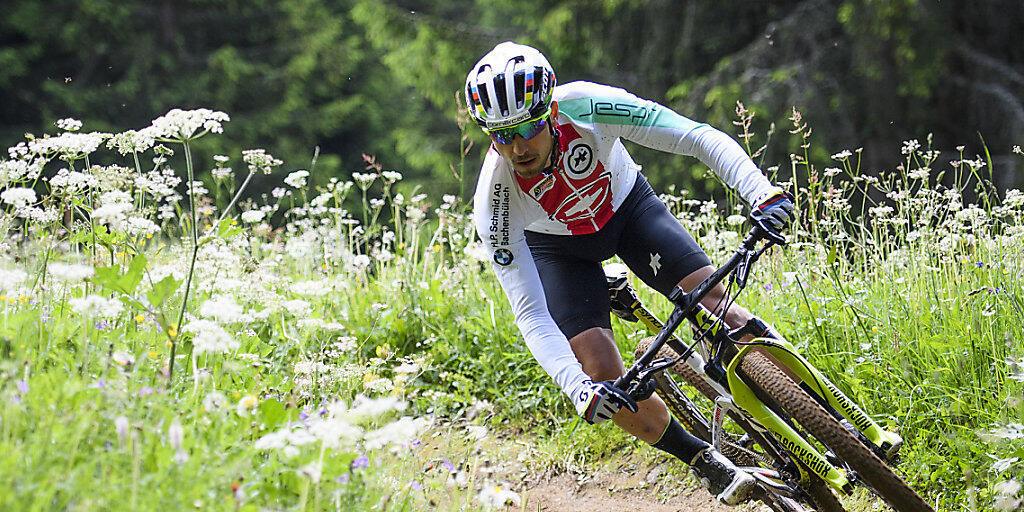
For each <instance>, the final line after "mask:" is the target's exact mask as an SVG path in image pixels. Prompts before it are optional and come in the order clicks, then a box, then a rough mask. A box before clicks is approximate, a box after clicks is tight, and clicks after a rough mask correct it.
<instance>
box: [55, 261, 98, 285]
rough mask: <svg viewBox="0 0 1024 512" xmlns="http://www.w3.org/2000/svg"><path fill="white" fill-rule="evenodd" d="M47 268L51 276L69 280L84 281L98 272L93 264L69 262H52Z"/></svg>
mask: <svg viewBox="0 0 1024 512" xmlns="http://www.w3.org/2000/svg"><path fill="white" fill-rule="evenodd" d="M47 270H48V271H49V272H50V275H51V276H53V277H55V278H57V279H60V280H61V281H68V282H77V281H84V280H86V279H89V278H90V277H92V276H93V274H95V273H96V270H95V269H93V267H92V266H91V265H79V264H69V263H51V264H50V265H49V266H48V267H47Z"/></svg>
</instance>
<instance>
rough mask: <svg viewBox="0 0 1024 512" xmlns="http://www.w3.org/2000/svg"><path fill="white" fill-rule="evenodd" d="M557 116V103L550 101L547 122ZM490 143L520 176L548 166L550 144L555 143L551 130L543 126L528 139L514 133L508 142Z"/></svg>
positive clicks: (534, 174) (528, 174) (528, 175)
mask: <svg viewBox="0 0 1024 512" xmlns="http://www.w3.org/2000/svg"><path fill="white" fill-rule="evenodd" d="M557 117H558V103H556V102H554V101H552V102H551V120H550V121H548V122H549V123H550V122H554V119H555V118H557ZM491 143H492V144H493V145H494V149H496V150H498V153H499V154H500V155H501V156H502V157H504V158H505V160H508V161H509V163H511V164H512V168H513V169H515V171H516V172H517V173H519V175H520V176H522V177H524V178H533V177H535V176H537V175H538V174H540V170H541V169H543V168H545V167H547V166H548V157H550V156H551V145H552V144H554V143H555V138H554V137H552V136H551V130H550V129H548V128H545V129H544V130H542V131H541V132H540V133H538V134H537V135H535V136H533V137H532V138H530V139H524V138H523V137H522V136H521V135H516V136H515V138H514V139H512V143H510V144H502V143H500V142H497V141H495V140H491Z"/></svg>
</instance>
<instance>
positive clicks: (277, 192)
mask: <svg viewBox="0 0 1024 512" xmlns="http://www.w3.org/2000/svg"><path fill="white" fill-rule="evenodd" d="M287 194H291V192H289V191H288V189H286V188H284V187H274V190H271V191H270V195H272V196H274V199H281V198H282V197H284V196H285V195H287Z"/></svg>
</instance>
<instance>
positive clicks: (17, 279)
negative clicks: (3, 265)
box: [0, 269, 28, 291]
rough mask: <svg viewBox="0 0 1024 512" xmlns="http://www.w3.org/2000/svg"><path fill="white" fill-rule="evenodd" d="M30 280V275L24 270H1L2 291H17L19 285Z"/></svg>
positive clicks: (0, 286) (0, 282)
mask: <svg viewBox="0 0 1024 512" xmlns="http://www.w3.org/2000/svg"><path fill="white" fill-rule="evenodd" d="M26 279H28V274H26V273H25V272H24V271H23V270H19V269H13V270H4V269H0V290H3V291H10V290H13V289H15V288H16V287H17V286H18V285H19V284H21V283H23V282H25V280H26Z"/></svg>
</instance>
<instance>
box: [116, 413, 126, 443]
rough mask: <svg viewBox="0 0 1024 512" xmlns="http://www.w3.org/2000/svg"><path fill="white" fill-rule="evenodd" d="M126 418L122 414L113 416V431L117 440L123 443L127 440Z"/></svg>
mask: <svg viewBox="0 0 1024 512" xmlns="http://www.w3.org/2000/svg"><path fill="white" fill-rule="evenodd" d="M128 427H129V424H128V418H126V417H124V416H118V417H116V418H114V432H116V433H117V440H118V441H119V442H120V443H121V445H124V443H125V441H127V440H128Z"/></svg>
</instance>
